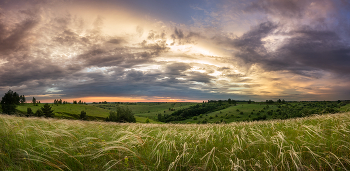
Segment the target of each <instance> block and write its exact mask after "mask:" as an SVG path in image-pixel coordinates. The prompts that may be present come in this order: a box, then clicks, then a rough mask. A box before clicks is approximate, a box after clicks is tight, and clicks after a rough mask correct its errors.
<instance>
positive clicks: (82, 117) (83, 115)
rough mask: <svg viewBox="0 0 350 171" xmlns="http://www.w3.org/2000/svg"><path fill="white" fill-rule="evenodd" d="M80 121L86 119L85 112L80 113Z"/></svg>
mask: <svg viewBox="0 0 350 171" xmlns="http://www.w3.org/2000/svg"><path fill="white" fill-rule="evenodd" d="M80 119H81V120H86V119H87V115H86V112H85V111H81V112H80Z"/></svg>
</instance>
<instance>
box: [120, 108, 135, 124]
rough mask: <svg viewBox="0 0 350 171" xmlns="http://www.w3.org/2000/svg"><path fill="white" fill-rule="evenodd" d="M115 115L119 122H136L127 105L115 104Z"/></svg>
mask: <svg viewBox="0 0 350 171" xmlns="http://www.w3.org/2000/svg"><path fill="white" fill-rule="evenodd" d="M117 115H118V121H119V122H136V119H135V117H134V114H133V113H132V111H131V109H129V108H128V107H120V106H117Z"/></svg>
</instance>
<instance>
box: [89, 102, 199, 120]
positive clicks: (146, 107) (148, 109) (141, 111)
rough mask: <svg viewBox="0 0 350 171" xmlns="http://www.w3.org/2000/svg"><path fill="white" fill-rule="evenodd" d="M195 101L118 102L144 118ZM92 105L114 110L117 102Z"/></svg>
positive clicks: (188, 104) (169, 111) (184, 106)
mask: <svg viewBox="0 0 350 171" xmlns="http://www.w3.org/2000/svg"><path fill="white" fill-rule="evenodd" d="M193 104H196V103H190V102H175V103H133V104H119V105H120V106H124V107H125V106H127V107H129V108H130V109H132V111H133V113H134V114H135V116H139V117H145V118H147V117H148V118H156V116H157V114H158V113H161V114H171V113H173V112H174V111H171V110H169V108H170V109H175V110H177V109H179V108H187V107H189V106H190V105H193ZM92 105H93V106H96V107H99V108H103V109H108V110H115V109H116V106H117V104H92Z"/></svg>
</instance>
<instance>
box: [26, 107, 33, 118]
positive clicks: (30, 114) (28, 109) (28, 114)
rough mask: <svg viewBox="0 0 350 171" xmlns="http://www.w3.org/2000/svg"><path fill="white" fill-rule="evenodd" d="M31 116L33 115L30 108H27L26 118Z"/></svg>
mask: <svg viewBox="0 0 350 171" xmlns="http://www.w3.org/2000/svg"><path fill="white" fill-rule="evenodd" d="M32 115H33V111H32V108H30V107H28V108H27V116H32Z"/></svg>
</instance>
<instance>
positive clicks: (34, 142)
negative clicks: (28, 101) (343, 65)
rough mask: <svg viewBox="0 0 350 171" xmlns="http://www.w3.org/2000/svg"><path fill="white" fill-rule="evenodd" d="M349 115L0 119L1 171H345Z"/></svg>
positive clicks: (348, 164)
mask: <svg viewBox="0 0 350 171" xmlns="http://www.w3.org/2000/svg"><path fill="white" fill-rule="evenodd" d="M349 114H350V113H342V114H331V115H321V116H312V117H307V118H298V119H289V120H282V121H281V120H273V121H261V122H240V123H231V124H200V125H198V124H118V123H105V122H86V121H77V120H62V119H61V120H57V119H43V118H25V117H14V116H8V115H0V128H1V129H0V165H1V166H2V169H4V170H346V169H350V155H349V154H350V144H349V142H350V135H349V134H350V115H349Z"/></svg>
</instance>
